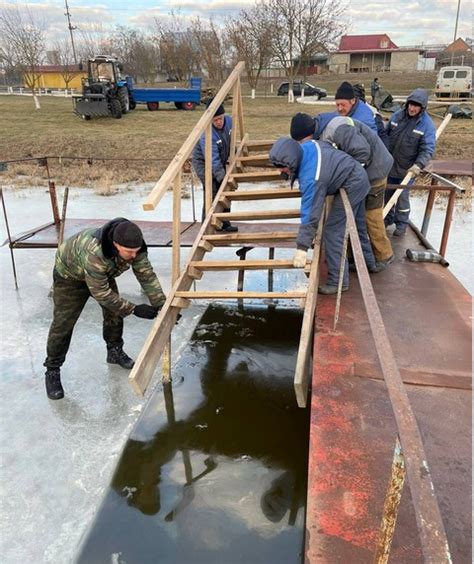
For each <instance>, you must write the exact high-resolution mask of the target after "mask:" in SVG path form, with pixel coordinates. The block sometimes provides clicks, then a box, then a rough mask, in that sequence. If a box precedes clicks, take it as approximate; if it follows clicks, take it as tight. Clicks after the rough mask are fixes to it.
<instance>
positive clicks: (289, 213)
mask: <svg viewBox="0 0 474 564" xmlns="http://www.w3.org/2000/svg"><path fill="white" fill-rule="evenodd" d="M212 217H213V221H214V219H217V220H219V221H226V220H227V221H232V220H234V221H242V220H247V221H251V220H259V219H262V220H265V219H296V218H298V217H300V210H297V209H286V210H262V211H237V212H227V213H225V212H222V213H215V214H213V216H212Z"/></svg>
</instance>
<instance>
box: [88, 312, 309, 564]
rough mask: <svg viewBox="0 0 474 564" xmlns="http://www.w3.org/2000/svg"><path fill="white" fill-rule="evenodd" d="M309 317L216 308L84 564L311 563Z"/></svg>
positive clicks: (140, 432)
mask: <svg viewBox="0 0 474 564" xmlns="http://www.w3.org/2000/svg"><path fill="white" fill-rule="evenodd" d="M301 321H302V314H301V310H299V311H296V310H291V309H284V308H280V309H275V308H271V307H265V306H260V307H248V306H246V307H245V309H240V310H238V309H233V308H231V307H224V306H218V305H213V306H210V307H209V308H208V309H207V310H206V312H205V314H204V315H203V317H202V319H201V322H200V324H199V325H198V326H197V328H196V330H195V332H194V334H193V337H192V339H191V341H190V343H189V344H188V346H187V347H186V349H185V351H184V352H183V354H182V357H181V359H180V361H179V362H178V365H177V367H176V368H175V370H174V374H173V383H172V384H170V385H167V386H164V388H163V389H157V390H156V391H155V393H154V394H153V396H152V397H151V398H150V401H149V403H148V404H147V407H146V409H145V411H144V413H143V414H142V416H141V417H140V420H139V421H138V423H137V425H136V427H135V429H134V430H133V432H132V434H131V437H130V439H129V441H128V442H127V444H126V446H125V449H124V452H123V454H122V457H121V460H120V462H119V464H118V466H117V469H116V472H115V475H114V477H113V479H112V483H111V485H110V487H109V489H108V491H107V493H106V496H105V498H104V501H103V503H102V505H101V507H100V509H99V512H98V514H97V515H96V518H95V520H94V522H93V524H92V526H91V528H90V530H89V532H88V534H87V535H86V537H85V539H84V541H83V543H82V546H81V549H80V552H79V555H78V557H77V562H80V563H87V564H94V563H108V562H113V563H116V564H119V563H120V564H125V563H127V564H132V563H139V564H148V563H150V564H151V563H156V562H160V563H177V564H178V563H179V564H194V563H201V562H202V563H204V562H205V563H210V562H216V563H219V564H223V563H225V564H231V563H245V564H253V563H257V562H261V563H272V564H275V563H279V562H281V563H285V564H291V563H293V562H295V563H296V562H298V563H300V562H302V554H303V542H304V539H303V533H304V519H305V503H306V479H307V456H308V432H309V429H308V425H309V419H308V410H307V409H305V410H303V409H300V408H298V407H297V405H296V400H295V395H294V391H293V376H294V368H295V363H296V352H297V346H298V338H299V334H300V330H301Z"/></svg>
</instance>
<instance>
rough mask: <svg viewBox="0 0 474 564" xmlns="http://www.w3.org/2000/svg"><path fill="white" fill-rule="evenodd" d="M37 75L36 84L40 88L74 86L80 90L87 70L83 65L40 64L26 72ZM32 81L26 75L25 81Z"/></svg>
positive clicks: (53, 88)
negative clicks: (31, 70) (32, 70)
mask: <svg viewBox="0 0 474 564" xmlns="http://www.w3.org/2000/svg"><path fill="white" fill-rule="evenodd" d="M26 74H28V75H30V76H31V74H33V76H35V77H36V86H37V87H38V88H48V89H52V90H55V89H57V88H66V83H67V88H74V89H76V90H80V89H81V88H82V78H83V77H86V76H87V72H86V71H85V70H83V68H82V65H39V66H37V67H35V69H34V72H33V73H31V72H28V73H26ZM27 82H31V81H29V80H28V78H27V77H26V79H25V83H27Z"/></svg>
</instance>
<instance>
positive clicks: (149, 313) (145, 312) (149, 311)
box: [133, 304, 161, 319]
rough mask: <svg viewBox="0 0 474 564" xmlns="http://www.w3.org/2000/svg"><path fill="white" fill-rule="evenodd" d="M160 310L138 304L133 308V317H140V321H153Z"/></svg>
mask: <svg viewBox="0 0 474 564" xmlns="http://www.w3.org/2000/svg"><path fill="white" fill-rule="evenodd" d="M160 309H161V308H160V307H155V306H151V305H148V304H139V305H136V306H135V309H134V310H133V315H136V316H137V317H141V318H142V319H155V317H156V316H157V315H158V312H159V311H160Z"/></svg>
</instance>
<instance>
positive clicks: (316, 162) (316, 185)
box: [270, 137, 370, 250]
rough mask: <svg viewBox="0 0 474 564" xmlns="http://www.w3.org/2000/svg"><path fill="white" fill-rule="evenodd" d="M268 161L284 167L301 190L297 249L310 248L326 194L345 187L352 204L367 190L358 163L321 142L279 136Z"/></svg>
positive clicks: (365, 180) (358, 200) (368, 188)
mask: <svg viewBox="0 0 474 564" xmlns="http://www.w3.org/2000/svg"><path fill="white" fill-rule="evenodd" d="M270 161H271V162H272V163H274V164H277V165H280V166H288V167H289V168H290V170H291V171H292V172H294V173H295V174H296V176H297V178H298V183H299V187H300V191H301V225H300V228H299V231H298V237H297V239H296V246H297V248H298V249H302V250H307V249H309V248H310V247H311V245H312V243H313V239H314V237H315V235H316V230H317V228H318V224H319V220H320V218H321V213H322V210H323V205H324V200H325V198H326V196H331V195H334V194H336V192H337V191H338V190H339V189H340V188H345V189H346V191H347V195H348V197H349V200H350V202H351V205H352V206H354V205H356V204H358V203H359V202H361V201H362V200H363V199H364V198H365V197H366V196H367V194H368V192H369V190H370V184H369V180H368V178H367V174H366V173H365V171H364V168H363V167H362V165H361V164H360V163H358V162H357V161H355V160H354V159H353V158H352V157H350V156H349V155H347V154H346V153H344V152H342V151H338V150H337V149H334V147H332V146H331V145H330V144H329V143H327V142H325V141H314V140H310V141H305V142H304V143H303V144H302V145H299V144H298V142H297V141H295V140H294V139H290V138H288V137H283V138H280V139H279V140H278V141H277V142H276V143H275V144H274V145H273V147H272V149H271V151H270ZM295 167H296V168H295Z"/></svg>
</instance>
